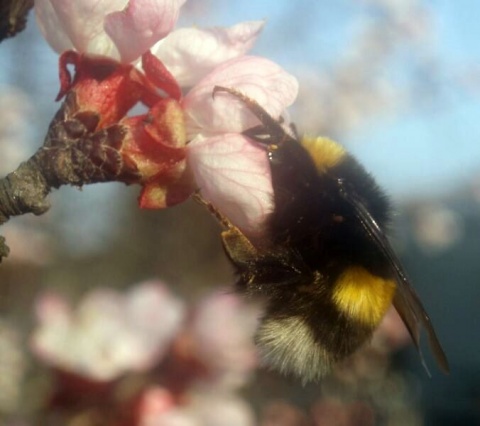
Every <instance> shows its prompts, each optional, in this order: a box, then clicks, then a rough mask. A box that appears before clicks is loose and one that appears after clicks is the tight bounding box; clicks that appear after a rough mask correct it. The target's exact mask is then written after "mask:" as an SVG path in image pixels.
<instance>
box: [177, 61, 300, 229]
mask: <svg viewBox="0 0 480 426" xmlns="http://www.w3.org/2000/svg"><path fill="white" fill-rule="evenodd" d="M215 86H224V87H228V88H233V89H235V90H237V91H239V92H241V93H242V94H244V95H246V96H248V97H249V98H251V99H253V100H255V101H256V102H258V103H259V104H260V105H261V106H262V107H263V108H265V109H266V111H267V112H268V113H269V114H270V115H272V116H273V117H280V116H282V115H284V114H285V108H287V107H288V106H289V105H291V104H292V103H293V101H294V100H295V98H296V96H297V92H298V82H297V80H296V79H295V77H293V76H292V75H290V74H288V73H287V72H286V71H285V70H284V69H282V68H281V67H280V66H279V65H277V64H275V63H274V62H271V61H269V60H268V59H265V58H261V57H254V56H242V57H239V58H235V59H232V60H230V61H228V62H226V63H224V64H222V65H220V66H218V67H217V68H215V70H214V71H212V72H211V73H210V74H208V75H207V76H206V77H205V78H203V79H202V80H201V81H200V82H199V83H198V84H196V85H195V86H194V87H193V88H192V90H190V91H189V92H188V94H187V95H186V96H185V98H184V99H183V101H182V106H183V108H184V111H185V121H186V126H187V135H188V137H189V139H191V142H190V143H189V144H188V145H187V161H188V165H189V167H190V169H191V170H192V172H193V175H194V177H195V179H196V182H197V185H198V187H199V188H200V191H201V194H202V196H203V197H204V198H205V199H206V200H208V201H210V202H211V203H212V204H213V205H214V206H216V207H217V208H218V209H219V210H220V211H221V212H222V213H223V214H224V215H225V216H227V217H228V218H229V219H230V220H231V221H232V222H233V223H234V224H235V225H236V226H238V227H239V228H240V229H242V231H243V232H245V233H246V234H251V235H256V234H257V235H258V234H259V233H260V232H261V225H262V224H263V223H264V220H265V218H266V216H267V215H268V214H269V213H270V212H271V211H272V209H273V189H272V182H271V176H270V166H269V164H268V159H267V156H266V152H265V149H264V148H263V147H261V146H260V145H259V144H258V143H255V142H253V141H251V140H249V139H248V138H246V137H245V136H243V135H242V134H241V132H243V131H245V130H247V129H249V128H251V127H254V126H256V125H258V124H259V121H258V119H257V118H256V117H255V116H254V115H253V114H252V112H251V111H250V110H248V108H247V107H246V105H245V104H244V103H242V102H241V101H239V100H238V99H236V98H234V97H233V96H232V95H231V94H229V93H223V92H220V93H217V94H216V95H215V97H213V96H212V93H213V89H214V87H215Z"/></svg>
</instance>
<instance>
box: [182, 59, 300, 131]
mask: <svg viewBox="0 0 480 426" xmlns="http://www.w3.org/2000/svg"><path fill="white" fill-rule="evenodd" d="M217 85H218V86H224V87H230V88H234V89H236V90H238V91H240V92H241V93H242V94H244V95H246V96H248V97H249V98H252V99H254V100H255V101H256V102H258V103H259V104H260V105H261V106H262V107H263V108H265V109H266V110H267V112H268V113H269V114H270V115H272V116H273V117H279V116H280V114H282V113H283V112H284V110H285V108H286V107H287V106H289V105H291V104H292V103H293V101H294V100H295V98H296V96H297V93H298V82H297V79H296V78H295V77H293V76H292V75H291V74H288V73H287V72H286V71H285V70H284V69H283V68H281V67H280V66H279V65H277V64H276V63H274V62H272V61H269V60H268V59H265V58H261V57H256V56H242V57H239V58H235V59H232V60H230V61H228V62H226V63H225V64H222V65H220V66H219V67H217V68H215V70H214V71H212V72H211V73H210V74H209V75H207V76H206V77H205V78H204V79H203V80H202V81H200V82H199V83H198V84H197V85H196V86H195V87H194V88H193V89H192V90H191V91H190V92H189V93H188V94H187V95H186V97H185V98H184V100H183V102H182V105H183V107H184V110H185V114H186V122H187V133H188V134H189V135H196V134H198V133H202V134H203V135H212V134H218V133H228V132H242V131H244V130H246V129H248V128H250V127H253V126H255V125H257V124H259V123H258V120H257V119H256V118H255V117H254V115H253V114H252V113H251V112H250V111H249V110H248V108H247V107H246V105H245V104H244V103H242V102H241V101H239V100H238V99H236V98H234V97H233V96H232V95H230V94H228V93H218V94H217V95H216V96H215V98H213V97H212V93H213V88H214V87H215V86H217Z"/></svg>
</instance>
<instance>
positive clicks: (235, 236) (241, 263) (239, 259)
mask: <svg viewBox="0 0 480 426" xmlns="http://www.w3.org/2000/svg"><path fill="white" fill-rule="evenodd" d="M193 198H194V200H195V201H196V202H197V203H199V204H201V205H203V206H204V207H206V208H207V210H208V211H209V212H210V213H211V214H212V215H213V217H214V218H215V219H217V221H218V222H219V223H220V224H221V225H222V226H223V227H224V228H225V231H223V232H222V234H221V237H222V243H223V248H224V250H225V252H226V254H227V256H228V257H229V259H230V260H231V262H232V263H233V264H234V265H235V266H236V267H237V268H240V269H242V268H246V267H247V266H248V265H250V264H251V263H252V262H253V261H255V259H256V258H257V257H258V255H259V254H258V250H257V249H256V248H255V247H254V245H253V244H252V243H251V242H250V240H249V239H248V238H247V237H246V236H245V235H244V234H243V233H242V231H240V229H238V228H237V227H236V226H235V225H234V224H233V223H232V222H230V220H229V219H228V218H227V217H226V216H224V215H223V214H222V213H220V212H219V211H218V209H217V208H216V207H215V206H214V205H213V204H211V203H209V202H208V201H207V200H205V199H204V198H202V196H201V195H200V194H199V193H198V192H197V193H196V194H195V195H194V196H193Z"/></svg>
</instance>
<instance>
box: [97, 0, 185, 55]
mask: <svg viewBox="0 0 480 426" xmlns="http://www.w3.org/2000/svg"><path fill="white" fill-rule="evenodd" d="M185 1H186V0H130V1H129V3H128V6H127V7H126V8H125V9H124V10H122V11H118V12H114V13H111V14H109V15H108V16H106V18H105V31H106V33H107V34H108V35H109V36H110V37H111V39H112V40H113V41H114V43H115V45H116V47H117V48H118V50H119V51H120V56H121V59H122V61H123V62H125V63H128V62H132V61H133V60H135V59H136V58H138V57H139V56H141V55H142V54H143V53H145V51H147V50H148V49H149V48H150V47H152V46H153V45H154V44H155V43H156V42H157V41H158V40H161V39H162V38H164V37H165V36H166V35H167V34H168V33H169V32H170V31H171V30H172V29H173V27H174V26H175V23H176V22H177V19H178V14H179V10H180V7H181V6H182V5H183V3H185Z"/></svg>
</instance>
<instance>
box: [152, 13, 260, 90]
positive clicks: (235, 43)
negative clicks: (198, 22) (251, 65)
mask: <svg viewBox="0 0 480 426" xmlns="http://www.w3.org/2000/svg"><path fill="white" fill-rule="evenodd" d="M264 24H265V23H264V21H250V22H241V23H239V24H236V25H233V26H231V27H228V28H223V27H214V28H206V29H202V28H180V29H178V30H175V31H173V32H172V33H170V34H169V35H168V36H167V37H165V38H164V39H163V40H160V41H159V42H158V43H157V44H156V45H155V46H153V47H152V53H153V54H154V55H155V56H157V57H158V58H159V59H160V60H161V61H162V62H163V63H164V64H165V66H166V67H167V68H168V69H169V70H170V72H171V73H172V74H173V75H174V76H175V78H176V79H177V81H178V83H179V84H180V86H182V87H192V86H193V85H194V84H195V83H197V82H198V81H200V80H201V79H202V78H203V77H205V76H206V75H207V74H208V73H209V72H210V71H212V70H213V69H214V68H215V67H217V66H218V65H220V64H222V63H223V62H226V61H228V60H230V59H233V58H236V57H239V56H242V55H244V54H245V53H247V51H248V50H250V49H251V48H252V46H253V44H254V43H255V41H256V40H257V37H258V36H259V34H260V32H261V31H262V29H263V26H264Z"/></svg>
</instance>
